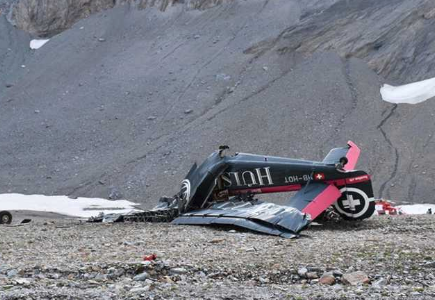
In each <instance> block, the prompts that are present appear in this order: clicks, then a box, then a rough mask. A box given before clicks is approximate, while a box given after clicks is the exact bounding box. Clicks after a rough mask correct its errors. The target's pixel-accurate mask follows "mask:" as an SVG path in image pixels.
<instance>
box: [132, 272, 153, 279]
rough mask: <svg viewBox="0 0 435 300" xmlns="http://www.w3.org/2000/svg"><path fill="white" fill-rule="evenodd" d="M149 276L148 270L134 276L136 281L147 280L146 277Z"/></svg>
mask: <svg viewBox="0 0 435 300" xmlns="http://www.w3.org/2000/svg"><path fill="white" fill-rule="evenodd" d="M148 276H149V275H148V273H147V272H143V273H141V274H139V275H136V276H134V277H133V280H134V281H145V279H147V278H148Z"/></svg>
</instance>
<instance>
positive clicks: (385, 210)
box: [376, 200, 398, 215]
mask: <svg viewBox="0 0 435 300" xmlns="http://www.w3.org/2000/svg"><path fill="white" fill-rule="evenodd" d="M378 205H379V206H380V207H378ZM376 206H377V208H376V210H377V212H378V214H380V215H386V214H387V215H397V214H398V210H397V208H395V207H394V206H393V203H391V202H390V201H386V200H378V201H376Z"/></svg>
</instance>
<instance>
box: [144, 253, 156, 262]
mask: <svg viewBox="0 0 435 300" xmlns="http://www.w3.org/2000/svg"><path fill="white" fill-rule="evenodd" d="M155 259H157V255H155V254H151V255H145V256H144V258H143V260H144V261H152V260H155Z"/></svg>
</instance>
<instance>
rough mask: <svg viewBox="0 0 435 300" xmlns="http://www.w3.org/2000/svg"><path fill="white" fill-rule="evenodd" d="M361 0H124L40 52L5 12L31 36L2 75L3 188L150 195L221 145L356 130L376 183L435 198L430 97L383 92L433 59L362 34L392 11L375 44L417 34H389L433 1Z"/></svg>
mask: <svg viewBox="0 0 435 300" xmlns="http://www.w3.org/2000/svg"><path fill="white" fill-rule="evenodd" d="M357 2H358V1H325V2H321V1H307V2H304V3H303V4H301V3H300V1H288V0H279V1H266V0H254V1H226V2H224V3H220V2H219V3H218V2H216V1H214V2H213V3H212V4H213V5H212V6H213V7H211V8H208V9H200V10H198V9H192V7H191V6H189V3H190V2H187V3H185V4H178V3H174V4H173V5H169V6H168V7H166V9H165V10H164V11H162V10H161V9H159V8H155V7H154V8H153V7H148V8H146V9H142V10H140V9H138V7H137V5H132V4H129V3H124V4H119V5H116V6H115V7H114V8H112V9H109V10H105V11H102V12H100V13H98V14H95V15H92V16H90V17H89V18H86V19H83V20H81V21H78V22H77V23H75V24H74V25H72V27H71V28H70V29H68V30H66V31H64V32H62V33H60V34H58V35H56V36H54V37H53V38H52V39H51V40H50V42H48V43H47V44H46V45H44V46H43V47H42V48H41V49H39V50H37V51H35V52H30V51H29V50H23V49H24V46H26V47H27V45H25V43H24V41H28V40H29V39H30V38H29V37H28V36H27V35H26V34H25V33H23V32H20V33H18V32H19V31H18V30H16V29H13V28H10V26H9V25H8V24H7V23H6V22H5V17H4V16H1V18H3V21H2V23H1V26H0V30H7V32H11V33H13V34H17V35H18V34H20V35H23V36H24V37H23V38H22V40H23V42H22V44H20V47H21V48H20V47H17V48H16V49H20V51H22V53H23V54H20V52H19V51H18V50H17V52H16V53H17V56H16V57H17V58H16V60H15V62H14V63H13V66H14V69H11V71H10V72H9V71H8V72H7V76H4V75H2V78H4V77H6V79H7V80H8V81H10V82H11V84H13V86H12V87H9V88H2V89H0V122H1V126H0V148H1V149H2V153H3V155H2V156H1V157H0V192H21V193H44V194H68V195H72V196H98V197H108V196H109V195H112V196H113V197H117V196H119V195H120V194H121V195H122V196H123V197H124V198H128V199H132V200H137V201H141V202H143V203H144V205H145V206H152V205H154V203H155V202H156V200H157V198H158V197H159V196H161V195H163V194H172V193H175V192H176V190H177V187H178V184H179V182H180V181H181V180H182V178H183V177H184V175H185V173H187V171H188V169H189V168H190V165H191V164H192V163H193V162H194V161H195V160H198V161H201V160H202V159H203V158H205V157H206V156H207V155H208V154H209V153H210V152H211V151H213V150H214V149H216V148H217V147H218V146H219V145H221V144H228V145H230V146H231V148H232V149H233V150H234V151H240V152H255V153H263V154H269V155H282V156H290V157H292V156H293V157H297V158H306V159H318V160H321V159H322V158H323V156H324V155H325V154H326V153H327V152H328V151H329V149H330V148H332V147H336V146H342V145H344V144H345V143H346V141H347V140H348V139H351V140H353V141H354V142H356V143H357V144H358V145H360V147H361V148H362V150H363V155H362V159H361V162H360V164H359V166H360V167H361V168H362V169H365V170H367V171H369V172H370V173H371V174H373V176H374V178H373V179H374V185H375V190H376V195H377V196H379V197H381V196H382V197H387V198H392V199H394V200H398V201H413V202H422V201H424V202H433V201H434V199H433V197H432V194H433V191H434V187H433V182H434V178H435V169H434V167H433V166H431V165H430V163H428V162H431V161H434V154H433V153H435V152H434V144H433V142H432V136H433V128H434V125H435V124H434V122H435V121H434V115H433V113H434V104H433V102H431V101H427V102H425V103H422V104H420V105H417V106H402V105H400V106H395V105H391V104H388V103H385V102H383V101H382V100H381V99H380V95H379V87H380V85H381V83H383V82H384V81H385V80H388V81H396V82H405V81H406V79H407V78H412V79H413V80H414V79H423V77H424V76H425V75H432V74H431V70H429V69H430V68H428V70H427V71H424V70H417V67H416V66H414V65H412V64H406V63H405V64H403V66H402V67H400V66H399V65H398V64H399V62H400V61H401V56H400V55H399V54H397V55H393V54H388V53H389V51H390V50H388V51H387V50H385V51H386V52H385V53H383V52H382V53H381V54H379V51H378V52H376V51H374V50H373V49H371V48H370V49H371V50H370V51H369V50H367V51H357V49H362V48H364V47H363V46H361V45H359V46H355V43H356V42H360V43H364V41H365V43H366V44H370V43H372V42H373V41H375V40H377V39H378V38H376V37H375V36H378V35H379V32H378V28H377V27H376V26H378V25H379V24H380V23H382V22H384V23H388V22H390V23H389V24H384V25H382V26H383V27H382V26H381V25H379V26H378V27H382V28H390V29H389V30H386V32H388V34H387V35H383V36H386V37H388V38H385V41H384V43H383V45H382V47H381V49H382V48H383V49H400V45H401V43H402V42H407V43H410V44H411V43H415V39H409V38H408V37H406V38H405V40H404V41H401V40H400V39H393V38H392V37H393V36H396V35H398V34H399V33H400V34H402V33H403V32H409V31H410V30H412V27H413V26H416V25H413V24H415V22H411V23H410V22H406V21H403V22H401V23H399V25H397V24H398V23H397V18H399V17H398V15H399V14H400V11H407V12H408V11H409V9H410V8H412V9H414V11H415V12H414V15H415V14H416V15H419V13H420V12H427V11H428V9H427V7H425V6H424V5H430V4H431V2H429V1H415V2H413V3H414V4H410V3H409V1H399V0H394V1H393V0H388V1H385V2H382V3H381V4H379V3H377V1H367V5H356V6H355V5H354V4H355V3H357ZM386 2H388V4H390V5H391V7H394V8H395V9H388V7H386V6H385V3H386ZM411 6H412V7H411ZM201 8H203V7H201ZM346 9H349V10H351V11H352V12H353V13H350V14H348V13H346V12H347V10H346ZM379 11H382V12H383V13H385V15H383V16H381V15H377V12H379ZM410 14H412V13H410ZM343 18H344V19H343ZM365 18H366V19H367V20H366V19H365ZM423 19H424V20H425V21H421V20H420V19H419V20H420V21H421V22H422V23H421V24H420V23H419V22H417V23H418V24H420V25H419V26H420V27H419V30H423V31H424V32H426V33H425V34H426V38H424V39H423V40H421V39H420V42H419V43H418V44H417V45H416V46H415V48H416V49H417V48H418V51H416V52H415V53H421V55H416V56H415V58H414V60H415V61H418V62H421V63H422V64H428V62H427V61H425V60H423V59H421V57H424V53H429V52H430V51H431V49H433V44H432V43H431V42H430V41H431V40H430V39H428V37H427V36H429V35H430V34H429V31H431V30H432V29H433V27H432V24H433V23H432V22H433V19H431V18H429V19H425V18H424V17H422V20H423ZM340 20H345V21H340ZM364 20H365V21H364ZM426 21H427V22H426ZM358 22H360V23H361V22H362V23H367V24H374V25H373V26H372V27H373V30H371V29H370V28H369V26H368V25H367V26H366V27H364V26H356V24H357V23H358ZM376 22H378V23H379V24H378V23H376ZM328 24H330V25H328ZM326 25H328V26H326ZM397 26H399V27H400V28H396V27H397ZM407 26H408V27H409V26H410V28H408V27H407ZM5 27H7V28H6V29H5ZM322 28H323V29H322ZM358 30H360V31H358ZM358 36H361V37H363V38H361V39H357V38H356V37H358ZM404 36H405V35H404ZM17 40H18V39H14V41H17ZM327 40H329V41H330V44H328V43H327ZM426 40H427V42H424V41H426ZM7 43H8V42H3V44H1V43H0V45H4V44H7ZM9 43H11V42H9ZM352 45H354V46H353V47H352ZM361 47H362V48H361ZM410 47H411V46H410ZM2 49H3V48H2ZM364 49H365V48H364ZM2 51H4V50H2ZM382 51H383V50H382ZM13 52H14V53H15V51H13ZM390 52H391V51H390ZM393 52H394V51H393ZM3 53H4V52H3ZM394 53H395V52H394ZM20 55H21V56H23V57H24V58H23V59H24V60H25V68H22V67H21V64H22V63H21V60H20V59H19V57H21V56H20ZM2 57H3V56H2ZM386 57H388V59H387V58H386ZM393 58H394V59H396V60H393ZM361 59H364V60H365V61H366V62H368V63H369V64H368V65H367V63H366V62H365V61H363V60H361ZM428 59H429V58H428ZM383 61H385V62H386V61H389V63H387V62H386V63H385V66H384V67H379V66H380V65H381V64H380V62H383ZM370 67H371V68H370ZM385 70H390V71H385ZM397 70H401V71H400V72H398V71H397ZM2 71H3V70H2ZM375 71H377V72H379V73H380V75H381V77H380V76H378V74H376V72H375ZM3 74H6V72H4V71H3ZM382 76H385V77H386V78H387V79H384V78H382ZM2 80H3V81H2V82H1V83H2V86H3V84H5V79H2ZM11 99H12V100H11ZM277 198H278V199H281V197H277Z"/></svg>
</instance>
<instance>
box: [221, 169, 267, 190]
mask: <svg viewBox="0 0 435 300" xmlns="http://www.w3.org/2000/svg"><path fill="white" fill-rule="evenodd" d="M254 170H255V172H252V171H244V172H225V173H223V174H222V176H221V178H222V180H223V184H224V187H231V186H248V187H251V186H253V185H259V186H265V185H272V184H273V181H272V176H271V174H270V167H266V168H256V169H254Z"/></svg>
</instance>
